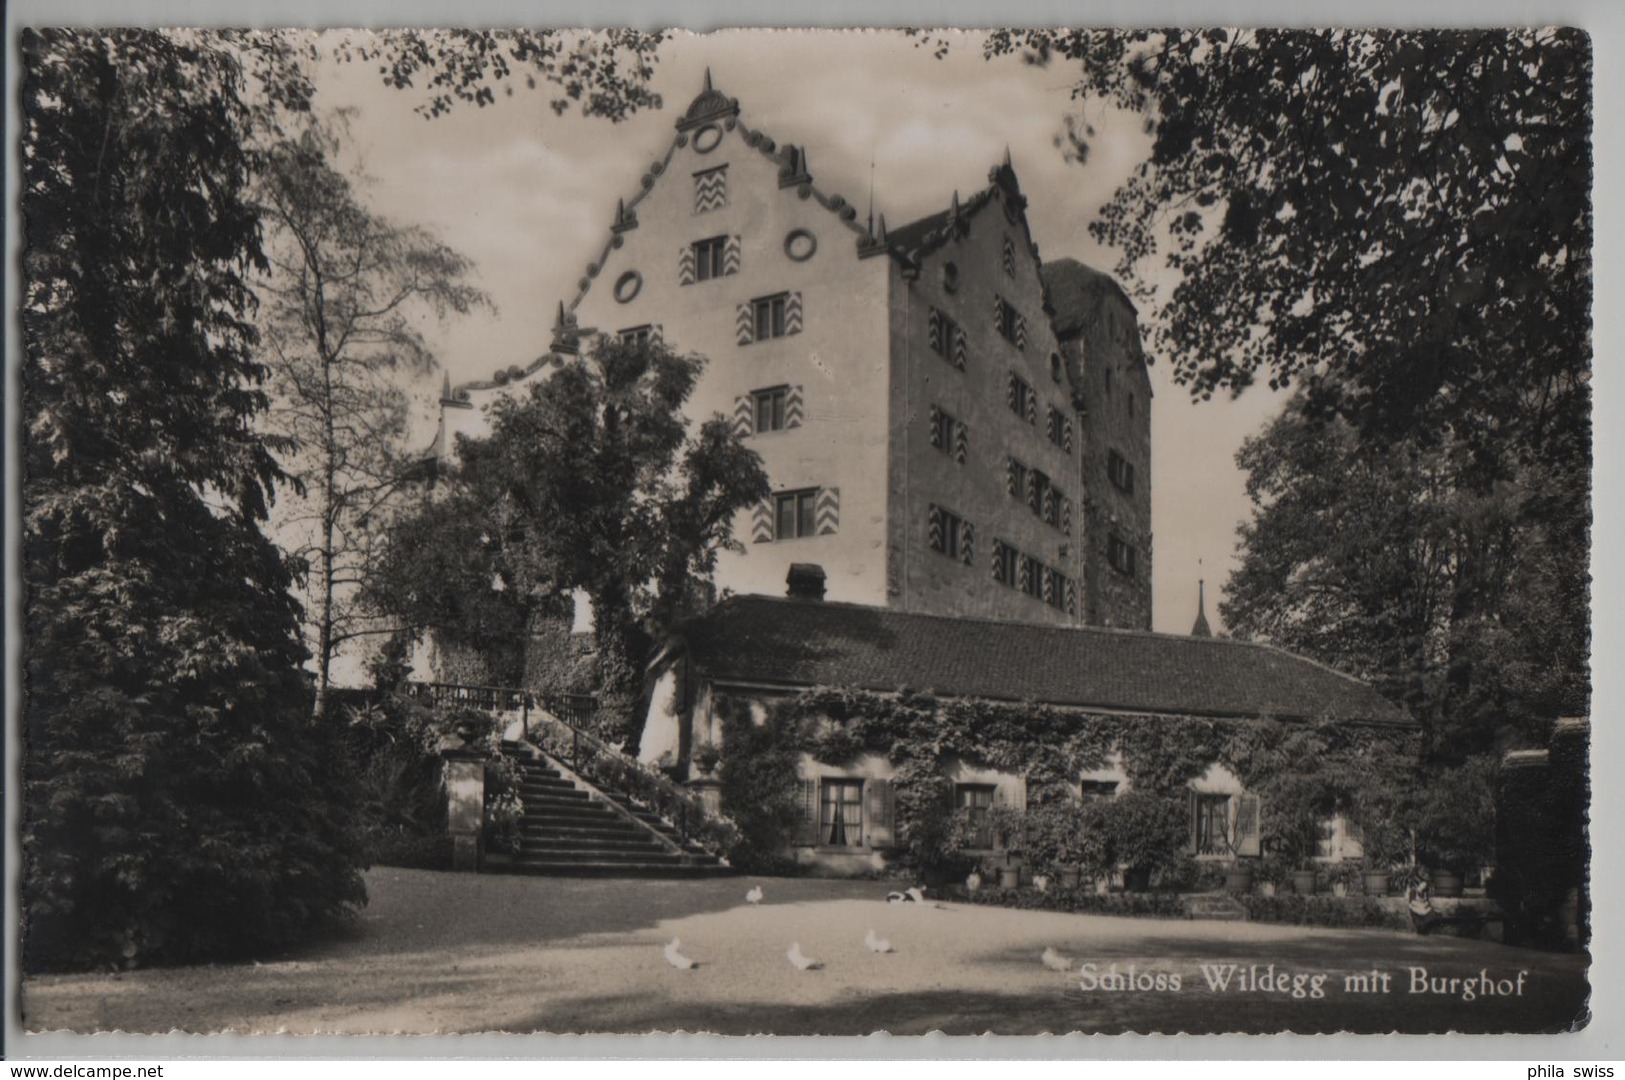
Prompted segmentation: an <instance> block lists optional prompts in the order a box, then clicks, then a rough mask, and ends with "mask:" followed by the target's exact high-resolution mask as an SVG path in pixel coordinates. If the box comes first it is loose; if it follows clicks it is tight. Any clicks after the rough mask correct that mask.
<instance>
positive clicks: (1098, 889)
mask: <svg viewBox="0 0 1625 1080" xmlns="http://www.w3.org/2000/svg"><path fill="white" fill-rule="evenodd" d="M1111 894H1112V879H1111V878H1110V877H1097V878H1095V895H1096V896H1110V895H1111Z"/></svg>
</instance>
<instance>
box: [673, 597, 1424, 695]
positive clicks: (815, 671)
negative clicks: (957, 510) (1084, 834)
mask: <svg viewBox="0 0 1625 1080" xmlns="http://www.w3.org/2000/svg"><path fill="white" fill-rule="evenodd" d="M682 639H683V641H684V643H686V646H687V649H688V651H689V654H690V656H691V658H692V660H693V662H694V664H695V667H696V668H697V669H698V671H699V672H700V673H701V674H702V675H703V676H704V677H706V678H708V679H711V680H712V681H716V682H736V683H742V684H745V685H754V686H763V687H810V686H849V687H856V688H860V689H865V690H875V691H881V692H894V691H897V690H900V689H903V688H905V687H907V688H912V689H915V690H921V691H925V692H929V693H932V694H936V695H939V696H944V697H966V698H986V699H990V700H1003V701H1033V702H1039V703H1042V704H1047V705H1055V706H1061V707H1070V708H1078V709H1098V710H1102V711H1109V712H1119V713H1145V714H1155V715H1178V716H1194V717H1211V718H1214V719H1264V718H1269V719H1275V720H1290V721H1320V720H1329V721H1337V722H1345V723H1357V724H1369V725H1378V726H1385V727H1414V726H1415V722H1414V721H1413V720H1412V719H1411V718H1410V717H1409V716H1407V715H1406V714H1405V713H1404V712H1403V711H1402V710H1401V709H1399V708H1398V707H1397V706H1395V705H1394V704H1392V703H1391V702H1389V701H1388V700H1386V699H1385V698H1383V697H1382V696H1381V695H1380V694H1378V693H1377V692H1376V691H1375V690H1373V689H1372V688H1371V687H1369V686H1367V685H1366V684H1365V683H1363V682H1361V681H1359V680H1358V679H1354V678H1351V677H1349V676H1347V675H1343V674H1341V673H1340V672H1337V671H1334V670H1332V669H1331V668H1329V667H1326V666H1324V665H1321V664H1317V663H1315V662H1314V661H1311V660H1306V659H1304V658H1302V657H1299V656H1294V655H1292V654H1291V653H1287V652H1284V651H1282V650H1280V649H1277V648H1274V647H1272V646H1268V645H1258V644H1253V643H1250V642H1242V641H1233V640H1228V639H1224V638H1193V637H1185V636H1183V635H1172V634H1156V633H1150V632H1146V631H1132V630H1110V629H1102V628H1097V627H1064V626H1048V625H1042V624H1029V623H1016V622H1001V621H996V620H989V619H966V618H951V617H947V616H938V615H917V614H909V613H906V612H901V611H894V610H888V609H885V608H872V607H863V606H860V605H856V604H838V603H827V602H819V601H810V600H797V599H789V598H782V597H767V596H735V597H731V598H729V599H728V600H725V601H724V602H723V603H721V604H719V605H717V607H716V608H714V609H713V610H712V611H711V612H710V613H709V614H707V615H705V616H703V617H701V618H699V619H696V620H694V621H693V622H691V623H690V624H689V625H688V626H687V627H685V629H684V631H683V634H682Z"/></svg>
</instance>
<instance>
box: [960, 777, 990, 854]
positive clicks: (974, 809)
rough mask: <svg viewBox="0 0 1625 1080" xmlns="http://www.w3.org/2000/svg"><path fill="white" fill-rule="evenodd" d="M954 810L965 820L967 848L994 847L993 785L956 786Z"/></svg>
mask: <svg viewBox="0 0 1625 1080" xmlns="http://www.w3.org/2000/svg"><path fill="white" fill-rule="evenodd" d="M954 808H955V809H957V810H958V811H959V813H960V814H961V816H963V817H964V819H965V824H966V826H967V830H966V831H967V836H966V838H965V846H966V847H969V848H972V849H981V848H991V847H992V846H993V822H992V820H991V814H992V810H993V785H992V784H955V785H954Z"/></svg>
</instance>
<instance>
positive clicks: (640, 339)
mask: <svg viewBox="0 0 1625 1080" xmlns="http://www.w3.org/2000/svg"><path fill="white" fill-rule="evenodd" d="M654 329H655V328H654V327H652V326H634V327H632V328H631V329H629V330H622V331H620V332H619V333H617V334H616V335H615V336H616V338H618V339H619V340H620V343H621V344H622V345H637V346H643V345H647V344H649V342H650V340H651V339H652V338H654V336H655V332H654Z"/></svg>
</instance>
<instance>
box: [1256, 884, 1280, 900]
mask: <svg viewBox="0 0 1625 1080" xmlns="http://www.w3.org/2000/svg"><path fill="white" fill-rule="evenodd" d="M1276 889H1277V886H1276V884H1275V882H1273V881H1260V882H1259V883H1258V895H1259V896H1274V895H1275V892H1276Z"/></svg>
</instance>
